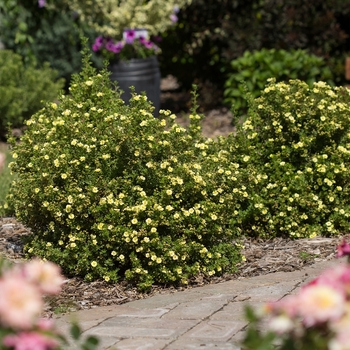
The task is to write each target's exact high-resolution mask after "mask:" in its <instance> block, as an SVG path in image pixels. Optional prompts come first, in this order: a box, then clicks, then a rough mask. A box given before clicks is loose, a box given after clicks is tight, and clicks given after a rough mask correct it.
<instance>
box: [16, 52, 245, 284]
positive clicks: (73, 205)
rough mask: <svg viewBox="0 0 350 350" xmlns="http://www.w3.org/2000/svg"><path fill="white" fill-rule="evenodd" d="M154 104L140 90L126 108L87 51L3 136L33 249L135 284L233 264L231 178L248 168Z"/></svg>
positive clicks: (78, 269)
mask: <svg viewBox="0 0 350 350" xmlns="http://www.w3.org/2000/svg"><path fill="white" fill-rule="evenodd" d="M195 97H196V93H195V92H194V99H195ZM152 111H153V106H152V105H151V104H150V103H149V102H148V101H147V97H146V96H145V95H142V96H141V95H137V94H135V93H133V94H132V98H131V100H130V103H129V104H128V105H125V104H124V102H123V101H122V100H121V99H120V92H119V91H116V90H115V89H112V88H111V83H110V80H109V77H108V73H107V71H106V70H103V71H102V72H101V73H98V72H96V71H95V69H94V68H92V67H91V64H90V62H89V59H88V57H87V56H85V58H84V69H83V71H82V72H81V74H79V75H76V76H74V77H73V80H72V84H71V87H70V94H69V95H67V96H65V95H62V96H60V98H59V103H57V104H56V103H47V104H46V105H45V107H44V108H43V109H42V110H40V111H39V112H38V113H36V114H34V115H33V116H32V118H31V119H29V120H28V121H27V123H26V124H27V130H26V132H25V135H24V136H23V137H22V139H21V142H20V143H18V144H16V143H15V140H11V141H12V144H13V147H14V153H13V157H14V162H13V163H12V164H11V169H12V170H13V172H14V173H16V174H17V176H18V178H17V179H16V181H15V182H14V183H13V186H12V189H11V196H12V201H11V202H12V203H13V205H14V207H15V210H16V216H17V217H18V218H19V219H20V220H22V221H23V223H25V224H26V225H28V226H29V227H31V228H32V230H33V232H35V234H33V235H32V236H31V237H30V238H29V239H28V243H27V245H26V252H27V253H28V254H29V255H38V256H41V257H45V258H46V259H48V260H51V261H54V262H56V263H58V264H59V265H60V266H61V267H62V268H63V270H64V271H65V273H66V274H69V275H80V276H84V277H85V279H86V280H94V279H98V278H99V279H104V280H105V281H111V282H114V281H117V280H118V279H120V278H126V279H127V280H130V281H132V282H136V283H137V284H138V286H139V287H140V288H142V289H148V288H149V287H150V286H151V285H152V284H153V283H176V282H180V283H187V282H188V279H189V278H190V277H191V276H193V275H195V274H197V273H200V272H201V273H204V274H208V275H214V274H221V273H222V272H224V271H227V272H230V271H234V270H235V266H236V264H237V263H238V262H239V261H240V255H239V247H238V246H237V245H235V244H234V243H233V240H234V239H235V238H236V237H237V235H238V234H239V231H238V230H237V229H236V228H235V227H234V225H232V224H231V223H230V221H231V219H230V215H231V210H232V209H235V210H237V209H239V206H240V204H239V203H240V202H241V200H240V196H241V189H240V190H239V191H237V192H234V193H232V192H231V184H232V183H233V182H234V181H237V182H239V181H240V179H241V177H242V179H245V178H246V176H245V175H244V174H243V175H241V173H240V172H239V171H238V169H237V164H235V163H232V162H231V161H230V159H229V154H228V152H225V151H221V150H220V146H219V144H217V143H216V142H214V141H213V140H212V139H205V138H203V137H202V135H201V128H200V125H199V123H200V120H201V118H202V116H200V115H198V114H197V113H196V111H195V108H194V109H193V111H192V114H191V116H190V119H191V125H190V126H189V128H188V129H187V130H186V129H184V128H182V127H181V126H179V125H178V124H176V123H175V122H174V119H175V115H173V114H171V113H170V112H169V111H165V110H161V111H160V116H159V118H154V117H153V115H152ZM226 179H229V180H228V181H226ZM236 203H237V207H235V205H236Z"/></svg>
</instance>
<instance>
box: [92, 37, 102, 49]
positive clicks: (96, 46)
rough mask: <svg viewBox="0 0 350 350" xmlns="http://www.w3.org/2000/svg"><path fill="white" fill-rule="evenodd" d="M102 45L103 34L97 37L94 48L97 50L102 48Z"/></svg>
mask: <svg viewBox="0 0 350 350" xmlns="http://www.w3.org/2000/svg"><path fill="white" fill-rule="evenodd" d="M102 45H103V37H102V36H98V37H97V38H96V39H95V42H94V44H93V45H92V50H93V51H95V52H96V51H98V50H100V49H101V47H102Z"/></svg>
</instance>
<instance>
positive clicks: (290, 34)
mask: <svg viewBox="0 0 350 350" xmlns="http://www.w3.org/2000/svg"><path fill="white" fill-rule="evenodd" d="M349 15H350V3H349V1H342V0H335V1H334V0H324V1H323V0H315V1H308V2H306V1H303V0H286V1H280V0H264V1H259V0H250V1H246V0H236V1H229V0H193V1H192V3H191V5H190V6H188V7H187V8H186V9H184V10H182V11H181V12H180V13H179V22H178V24H177V26H176V27H175V28H174V29H172V30H170V31H168V32H167V33H166V36H164V39H163V42H162V43H161V48H162V56H161V57H160V61H161V71H162V73H163V74H164V75H166V74H173V75H175V76H176V77H177V78H178V79H179V82H180V83H181V84H182V87H183V88H184V89H190V87H191V84H192V83H193V82H196V83H198V84H200V86H204V87H205V86H208V87H210V84H209V83H208V82H210V83H211V85H212V86H211V91H212V92H213V93H215V98H216V103H218V102H221V101H222V96H223V85H224V82H225V80H226V79H227V72H228V71H229V69H230V62H231V61H232V60H234V59H237V58H238V57H241V56H243V54H244V52H246V51H250V52H252V51H255V50H261V49H263V48H266V49H272V48H274V49H276V50H279V49H284V50H298V49H302V50H308V52H310V53H311V54H314V55H317V56H319V57H323V58H324V59H325V60H326V63H327V64H328V65H329V66H330V67H331V70H332V72H333V73H334V75H335V76H334V81H335V82H336V84H337V85H341V84H344V81H345V78H344V62H345V56H346V54H347V52H349V50H350V40H349V34H350V28H349V23H350V21H349ZM206 82H207V83H206ZM205 83H206V84H205ZM218 91H221V93H220V94H219V95H218V94H217V92H218ZM220 99H221V101H220ZM204 102H205V101H204ZM214 102H215V101H211V103H214Z"/></svg>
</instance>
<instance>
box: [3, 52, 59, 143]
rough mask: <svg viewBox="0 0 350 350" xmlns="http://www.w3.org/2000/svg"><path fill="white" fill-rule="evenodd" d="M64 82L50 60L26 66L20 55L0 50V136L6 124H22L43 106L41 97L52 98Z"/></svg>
mask: <svg viewBox="0 0 350 350" xmlns="http://www.w3.org/2000/svg"><path fill="white" fill-rule="evenodd" d="M63 85H64V81H63V79H57V72H56V71H55V70H53V69H51V68H50V66H49V64H47V63H46V64H44V65H43V66H42V67H39V66H36V65H34V64H29V65H27V66H25V65H24V64H23V60H22V57H21V56H20V55H18V54H15V53H13V52H12V51H10V50H0V96H1V99H0V137H4V136H5V134H6V132H7V125H8V124H11V126H12V127H22V126H23V123H24V121H25V120H27V119H29V117H30V116H31V115H32V114H34V113H35V112H37V111H38V110H39V109H40V108H42V106H43V104H42V100H47V101H53V100H54V99H55V98H56V97H57V96H58V94H59V91H60V90H61V89H62V88H63Z"/></svg>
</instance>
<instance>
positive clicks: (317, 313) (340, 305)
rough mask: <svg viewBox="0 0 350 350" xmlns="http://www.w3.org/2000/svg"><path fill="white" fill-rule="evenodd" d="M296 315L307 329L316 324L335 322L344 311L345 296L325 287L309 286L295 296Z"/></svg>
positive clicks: (336, 290)
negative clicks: (301, 319) (296, 303)
mask: <svg viewBox="0 0 350 350" xmlns="http://www.w3.org/2000/svg"><path fill="white" fill-rule="evenodd" d="M296 298H297V300H298V314H299V315H300V316H301V317H302V318H303V322H304V324H305V325H306V326H307V327H310V326H314V325H316V324H317V323H323V322H327V321H336V320H338V319H339V318H340V317H341V316H342V315H343V314H344V310H345V301H346V300H345V295H344V293H343V292H341V291H339V290H338V289H335V288H332V287H331V286H327V285H310V286H308V287H307V288H304V289H302V290H301V292H300V294H299V295H298V296H296Z"/></svg>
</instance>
